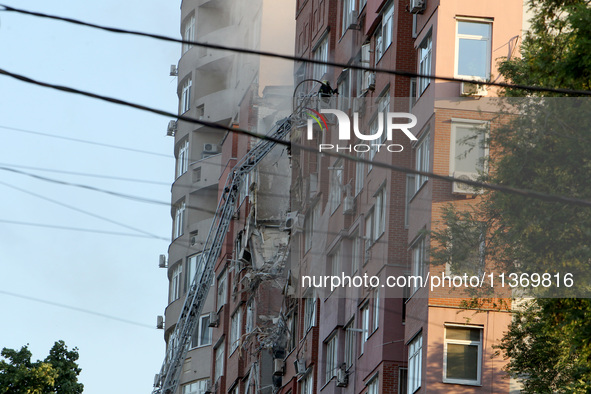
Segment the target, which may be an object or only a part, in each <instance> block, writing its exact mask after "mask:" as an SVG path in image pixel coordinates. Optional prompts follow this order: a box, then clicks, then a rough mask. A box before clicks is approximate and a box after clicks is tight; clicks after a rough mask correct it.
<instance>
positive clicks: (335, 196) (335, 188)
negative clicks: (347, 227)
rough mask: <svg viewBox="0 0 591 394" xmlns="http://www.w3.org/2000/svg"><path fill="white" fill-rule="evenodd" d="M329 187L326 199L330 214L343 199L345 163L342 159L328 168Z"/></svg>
mask: <svg viewBox="0 0 591 394" xmlns="http://www.w3.org/2000/svg"><path fill="white" fill-rule="evenodd" d="M330 170H331V173H330V189H329V195H328V200H329V203H330V214H331V215H332V214H333V213H335V211H336V210H337V208H338V207H339V206H340V205H341V202H342V201H343V188H344V178H345V165H344V162H343V160H342V159H338V160H337V161H335V163H334V165H333V167H332V168H331V169H330Z"/></svg>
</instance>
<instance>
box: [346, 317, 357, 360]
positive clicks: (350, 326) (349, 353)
mask: <svg viewBox="0 0 591 394" xmlns="http://www.w3.org/2000/svg"><path fill="white" fill-rule="evenodd" d="M356 339H357V330H356V329H355V317H353V318H352V319H351V320H349V322H348V323H347V324H346V325H345V349H344V353H345V354H344V356H345V360H344V362H345V369H346V370H349V368H351V367H352V366H353V364H355V355H356V352H355V350H356V349H355V348H356V346H355V344H356V343H357V341H356Z"/></svg>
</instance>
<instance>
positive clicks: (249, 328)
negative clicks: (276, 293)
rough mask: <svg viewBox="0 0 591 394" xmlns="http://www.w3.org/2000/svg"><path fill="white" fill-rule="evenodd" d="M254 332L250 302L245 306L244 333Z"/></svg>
mask: <svg viewBox="0 0 591 394" xmlns="http://www.w3.org/2000/svg"><path fill="white" fill-rule="evenodd" d="M252 330H254V307H253V305H252V301H250V302H249V303H248V304H246V323H245V324H244V333H246V334H248V333H250V332H252Z"/></svg>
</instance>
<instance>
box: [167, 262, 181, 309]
mask: <svg viewBox="0 0 591 394" xmlns="http://www.w3.org/2000/svg"><path fill="white" fill-rule="evenodd" d="M182 273H183V265H182V264H181V263H180V262H179V263H177V264H176V265H175V267H174V269H173V270H172V275H171V277H170V296H169V302H174V301H176V300H178V299H179V298H181V275H182Z"/></svg>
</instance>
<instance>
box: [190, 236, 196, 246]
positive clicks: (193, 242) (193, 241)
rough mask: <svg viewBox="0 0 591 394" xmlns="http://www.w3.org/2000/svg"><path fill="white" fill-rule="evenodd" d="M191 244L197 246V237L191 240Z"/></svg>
mask: <svg viewBox="0 0 591 394" xmlns="http://www.w3.org/2000/svg"><path fill="white" fill-rule="evenodd" d="M190 244H191V246H195V245H197V236H196V235H193V236H192V237H191V238H190Z"/></svg>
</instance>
